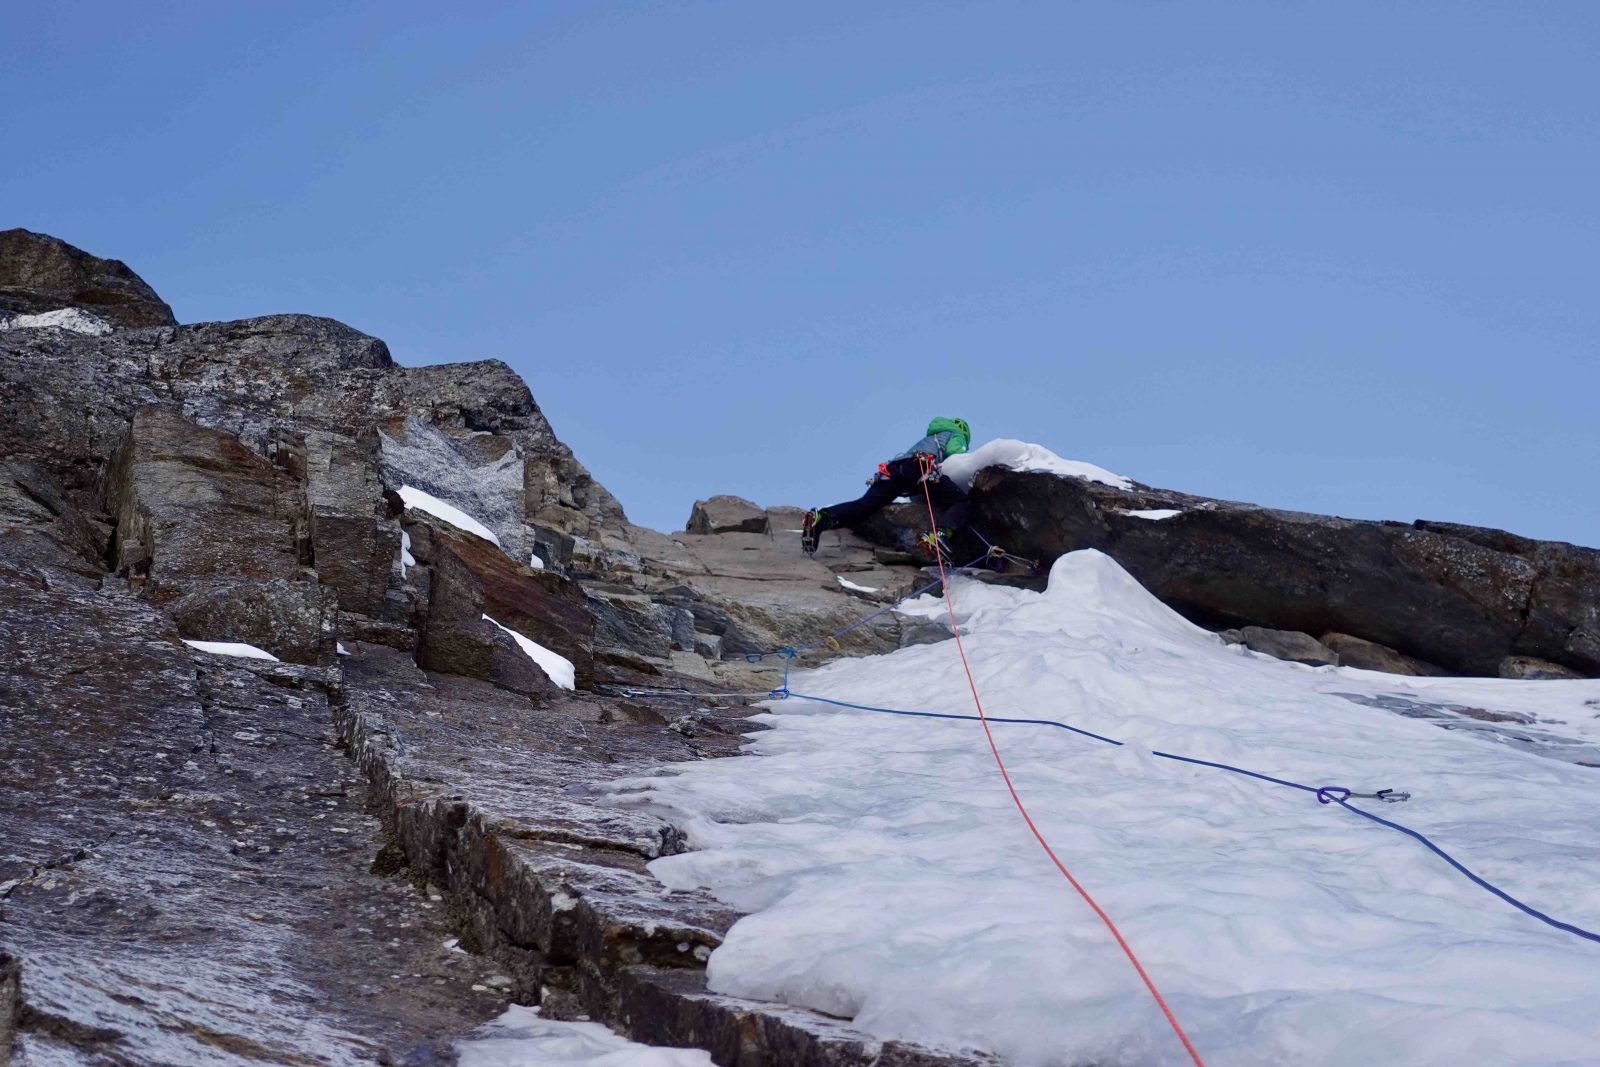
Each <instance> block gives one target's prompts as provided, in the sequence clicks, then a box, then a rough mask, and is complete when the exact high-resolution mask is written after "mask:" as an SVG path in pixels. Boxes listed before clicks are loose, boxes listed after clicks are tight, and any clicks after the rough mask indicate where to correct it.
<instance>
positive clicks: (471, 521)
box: [400, 485, 500, 563]
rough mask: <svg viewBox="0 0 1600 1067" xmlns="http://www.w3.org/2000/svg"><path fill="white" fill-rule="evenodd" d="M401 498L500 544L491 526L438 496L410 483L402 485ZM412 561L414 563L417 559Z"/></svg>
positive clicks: (412, 506) (407, 545)
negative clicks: (413, 486)
mask: <svg viewBox="0 0 1600 1067" xmlns="http://www.w3.org/2000/svg"><path fill="white" fill-rule="evenodd" d="M400 499H401V500H403V501H405V505H406V507H408V508H415V509H417V510H418V511H426V512H427V513H428V514H429V515H432V516H434V517H435V518H440V519H443V520H444V521H445V522H448V523H449V524H450V525H451V526H454V527H455V528H456V529H458V530H465V531H466V532H467V533H470V534H477V535H478V536H479V537H481V538H483V539H484V540H485V541H489V542H491V543H493V544H494V545H496V546H498V545H499V544H500V538H498V537H496V536H495V535H494V531H493V530H491V529H489V527H487V526H485V525H484V524H483V523H481V522H479V521H478V520H477V519H475V518H473V517H472V516H471V515H468V514H467V513H466V512H464V511H462V510H461V509H460V508H458V507H456V506H455V505H454V504H446V503H445V502H444V501H443V500H440V499H439V498H438V497H436V496H430V495H428V494H427V493H424V492H423V491H422V490H421V489H414V488H412V487H411V486H409V485H402V486H401V487H400ZM404 544H405V546H406V547H409V546H410V541H409V539H408V540H407V541H406V542H404ZM412 562H413V563H414V562H415V560H413V561H412Z"/></svg>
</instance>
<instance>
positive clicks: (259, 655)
mask: <svg viewBox="0 0 1600 1067" xmlns="http://www.w3.org/2000/svg"><path fill="white" fill-rule="evenodd" d="M183 643H184V644H186V645H188V646H189V647H190V648H198V649H199V650H200V651H201V652H210V653H211V654H212V655H216V656H238V657H239V658H240V659H269V660H271V661H272V662H274V663H277V662H279V660H278V657H277V656H274V655H273V654H272V653H271V652H268V651H267V650H266V649H264V648H257V647H256V646H255V645H247V644H244V643H243V642H241V641H191V640H189V639H188V638H187V637H185V638H184V639H183Z"/></svg>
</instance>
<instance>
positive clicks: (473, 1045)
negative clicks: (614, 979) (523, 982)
mask: <svg viewBox="0 0 1600 1067" xmlns="http://www.w3.org/2000/svg"><path fill="white" fill-rule="evenodd" d="M456 1053H457V1056H458V1057H459V1059H458V1060H457V1062H458V1063H459V1065H460V1067H713V1061H712V1059H711V1054H710V1053H708V1052H702V1051H700V1050H699V1049H675V1048H651V1047H649V1046H648V1045H640V1044H637V1043H635V1042H633V1041H629V1040H628V1039H627V1038H625V1037H619V1036H618V1035H616V1034H614V1033H612V1032H611V1031H610V1030H608V1029H606V1028H605V1027H604V1026H601V1025H600V1024H599V1023H569V1022H558V1021H556V1020H554V1019H544V1018H541V1017H540V1015H539V1009H538V1008H536V1007H533V1008H529V1007H523V1006H521V1005H515V1004H514V1005H512V1006H511V1007H509V1008H507V1009H506V1010H505V1013H504V1014H502V1015H501V1016H500V1017H499V1018H497V1019H494V1020H493V1021H492V1022H489V1023H486V1024H485V1025H484V1026H482V1027H480V1028H479V1029H478V1031H477V1033H476V1034H474V1035H473V1036H472V1037H469V1038H466V1039H464V1040H461V1041H458V1042H456Z"/></svg>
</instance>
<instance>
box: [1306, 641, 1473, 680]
mask: <svg viewBox="0 0 1600 1067" xmlns="http://www.w3.org/2000/svg"><path fill="white" fill-rule="evenodd" d="M1322 643H1323V644H1324V645H1326V646H1327V647H1328V648H1331V649H1333V651H1334V652H1336V653H1338V656H1339V665H1340V666H1341V667H1357V668H1359V669H1361V670H1364V671H1382V672H1384V673H1385V674H1408V675H1411V676H1413V677H1424V678H1426V677H1439V676H1442V675H1446V674H1449V673H1450V672H1449V671H1446V670H1444V669H1443V668H1442V667H1435V666H1434V665H1433V664H1431V663H1424V662H1423V661H1422V660H1420V659H1417V658H1415V657H1413V656H1407V655H1405V654H1404V653H1401V652H1396V651H1395V650H1394V649H1392V648H1390V647H1388V646H1387V645H1380V644H1378V643H1377V642H1376V641H1364V640H1362V639H1361V638H1359V637H1352V636H1350V635H1349V634H1339V633H1330V634H1323V635H1322Z"/></svg>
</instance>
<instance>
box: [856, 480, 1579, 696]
mask: <svg viewBox="0 0 1600 1067" xmlns="http://www.w3.org/2000/svg"><path fill="white" fill-rule="evenodd" d="M972 505H973V519H972V521H973V524H974V525H975V526H977V527H978V528H979V529H981V530H982V531H983V532H984V534H985V535H986V536H987V537H989V538H990V539H991V540H993V541H997V542H999V543H1001V544H1003V545H1004V546H1005V547H1006V548H1007V549H1009V550H1010V551H1012V552H1016V553H1019V554H1021V555H1023V556H1027V557H1029V558H1033V559H1038V560H1041V561H1043V562H1044V563H1045V564H1048V563H1049V562H1050V561H1051V560H1054V559H1055V558H1056V557H1057V556H1059V555H1061V554H1062V553H1064V552H1070V551H1072V550H1074V549H1079V548H1097V549H1099V550H1101V551H1102V552H1105V553H1106V554H1108V555H1110V556H1111V557H1112V558H1113V559H1115V560H1116V561H1117V562H1118V563H1120V564H1121V565H1122V566H1123V567H1125V568H1127V570H1128V571H1129V572H1130V573H1131V574H1133V575H1134V576H1135V577H1136V578H1138V579H1139V581H1140V582H1142V583H1143V584H1144V585H1145V587H1146V588H1147V589H1149V590H1150V591H1151V592H1152V593H1154V594H1155V595H1157V596H1158V597H1160V598H1161V599H1162V600H1164V601H1165V602H1166V603H1168V604H1169V605H1171V606H1172V607H1173V608H1175V609H1177V610H1178V611H1180V612H1182V613H1183V614H1185V615H1187V616H1188V617H1189V618H1191V619H1193V620H1194V621H1196V622H1199V623H1201V624H1202V625H1209V626H1212V627H1225V626H1246V625H1254V626H1262V627H1266V628H1269V629H1277V630H1297V631H1301V632H1304V633H1307V634H1322V633H1330V632H1331V633H1341V634H1348V635H1351V636H1353V637H1358V638H1361V639H1363V640H1366V641H1372V642H1376V643H1378V644H1382V645H1385V646H1387V647H1389V648H1391V649H1394V650H1396V651H1398V652H1400V653H1402V654H1404V655H1406V656H1410V657H1412V658H1414V659H1418V660H1422V661H1424V662H1426V663H1433V664H1438V665H1440V666H1441V667H1444V668H1447V669H1449V670H1451V671H1454V672H1457V673H1464V674H1477V675H1487V676H1493V675H1495V674H1496V673H1497V672H1498V670H1499V665H1500V661H1501V660H1502V659H1504V658H1505V657H1506V656H1508V655H1530V656H1537V657H1540V658H1542V659H1547V660H1550V661H1551V662H1554V663H1558V664H1560V665H1562V666H1565V667H1568V668H1570V669H1572V670H1576V671H1579V672H1581V673H1584V674H1586V675H1600V551H1596V550H1594V549H1589V548H1580V547H1577V546H1575V545H1568V544H1560V543H1555V542H1548V541H1533V540H1530V539H1527V538H1521V537H1516V536H1515V535H1512V534H1507V533H1504V532H1501V531H1497V530H1484V529H1478V528H1475V527H1467V526H1459V525H1454V524H1449V523H1437V522H1417V523H1413V524H1403V523H1397V522H1368V521H1361V520H1353V519H1341V518H1334V517H1330V516H1326V515H1309V514H1304V513H1300V512H1288V511H1275V510H1272V509H1269V508H1262V507H1257V506H1254V505H1250V504H1236V503H1231V502H1228V501H1222V500H1212V499H1208V498H1205V497H1196V496H1189V495H1186V494H1182V493H1175V492H1172V491H1169V490H1160V489H1151V488H1148V487H1144V486H1135V487H1134V488H1132V489H1117V488H1114V487H1111V486H1108V485H1102V484H1100V483H1096V482H1088V481H1084V480H1082V479H1078V478H1065V477H1058V476H1055V475H1051V474H1042V473H1020V472H1014V471H1010V470H1005V469H1002V468H990V469H988V470H985V471H981V472H979V474H978V475H977V477H976V478H975V479H974V482H973V488H972ZM1149 511H1157V512H1160V511H1175V512H1177V514H1176V515H1174V516H1172V517H1169V518H1164V519H1160V520H1157V521H1153V520H1151V519H1150V518H1145V517H1141V516H1139V515H1136V514H1133V513H1134V512H1149ZM918 521H919V520H918V519H917V517H916V516H915V515H914V514H910V513H909V511H908V510H907V509H900V510H899V511H895V510H890V511H888V512H885V513H884V514H883V515H882V516H880V518H879V519H878V520H877V521H876V522H874V523H873V524H870V525H869V526H867V527H865V528H864V532H866V533H867V534H868V535H869V536H871V537H873V539H874V540H877V541H878V542H879V543H881V544H887V545H897V544H900V543H902V542H903V541H904V539H905V538H906V536H907V535H908V534H909V533H910V532H911V531H914V530H919V529H920V527H919V525H918ZM970 547H971V546H963V547H962V548H961V551H967V550H968V548H970Z"/></svg>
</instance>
